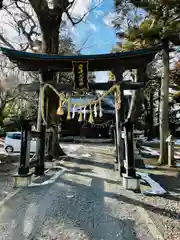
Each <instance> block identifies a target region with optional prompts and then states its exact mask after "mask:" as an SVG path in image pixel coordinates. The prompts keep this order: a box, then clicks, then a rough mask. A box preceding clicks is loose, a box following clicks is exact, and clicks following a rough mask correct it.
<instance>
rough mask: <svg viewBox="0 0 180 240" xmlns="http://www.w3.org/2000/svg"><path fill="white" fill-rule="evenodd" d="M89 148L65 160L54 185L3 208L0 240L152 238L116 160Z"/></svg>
mask: <svg viewBox="0 0 180 240" xmlns="http://www.w3.org/2000/svg"><path fill="white" fill-rule="evenodd" d="M87 153H88V152H86V151H85V152H83V153H81V154H80V155H81V157H82V159H81V160H79V159H76V158H75V156H74V158H73V159H72V160H71V162H70V161H65V162H64V163H63V162H61V164H63V165H64V167H65V168H66V171H65V173H64V174H63V175H62V176H61V177H59V178H58V179H57V181H56V182H55V183H54V184H50V185H45V186H40V187H33V188H32V187H31V188H27V189H24V190H23V191H21V192H20V193H19V194H17V195H15V196H14V197H13V198H12V199H10V200H9V201H8V202H7V203H6V204H5V205H4V206H3V207H2V208H1V212H0V232H1V236H0V239H5V240H10V239H11V240H12V239H13V240H23V239H31V240H33V239H34V240H41V239H45V240H46V239H51V240H53V239H54V240H55V239H56V240H57V239H61V240H71V239H72V240H83V239H84V240H116V239H117V240H121V239H122V240H126V239H127V240H153V239H154V238H153V237H152V235H151V233H150V232H149V230H148V228H147V226H146V225H145V223H144V220H143V219H142V218H141V216H140V214H139V212H138V208H137V206H136V205H135V204H134V203H133V200H132V199H131V193H130V192H127V191H125V190H124V189H123V188H122V187H121V183H120V182H119V176H118V173H117V172H114V171H113V165H112V163H113V159H112V158H111V157H110V156H108V157H105V155H103V156H102V155H101V154H95V153H92V154H91V155H90V156H89V155H88V157H87V155H86V157H85V155H84V154H87ZM78 154H79V153H77V155H78ZM83 155H84V157H83Z"/></svg>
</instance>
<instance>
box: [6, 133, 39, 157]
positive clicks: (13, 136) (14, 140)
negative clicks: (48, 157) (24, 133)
mask: <svg viewBox="0 0 180 240" xmlns="http://www.w3.org/2000/svg"><path fill="white" fill-rule="evenodd" d="M4 148H5V151H6V152H9V153H10V152H20V150H21V132H7V133H6V137H5V142H4ZM35 151H36V139H32V140H31V145H30V152H35Z"/></svg>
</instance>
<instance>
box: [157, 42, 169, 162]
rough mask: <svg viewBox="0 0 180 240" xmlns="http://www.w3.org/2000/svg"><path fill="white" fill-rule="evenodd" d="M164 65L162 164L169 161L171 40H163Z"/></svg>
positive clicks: (161, 136) (162, 83)
mask: <svg viewBox="0 0 180 240" xmlns="http://www.w3.org/2000/svg"><path fill="white" fill-rule="evenodd" d="M163 67H164V74H163V75H164V76H162V80H161V101H160V158H159V163H160V164H167V163H168V147H167V143H166V139H167V137H168V133H169V126H168V121H169V99H168V95H169V42H168V39H164V40H163Z"/></svg>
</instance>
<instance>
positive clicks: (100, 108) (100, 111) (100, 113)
mask: <svg viewBox="0 0 180 240" xmlns="http://www.w3.org/2000/svg"><path fill="white" fill-rule="evenodd" d="M102 116H103V113H102V105H101V101H100V102H99V117H102Z"/></svg>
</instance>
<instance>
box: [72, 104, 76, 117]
mask: <svg viewBox="0 0 180 240" xmlns="http://www.w3.org/2000/svg"><path fill="white" fill-rule="evenodd" d="M75 107H76V105H74V106H73V113H72V118H75V115H76V112H75Z"/></svg>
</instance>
